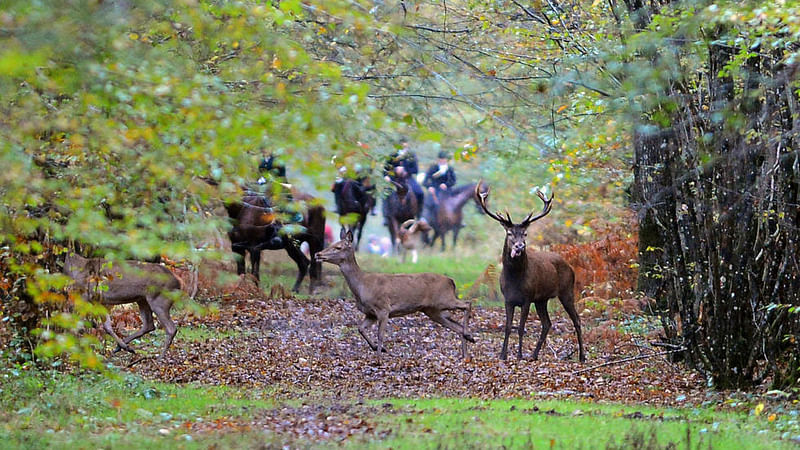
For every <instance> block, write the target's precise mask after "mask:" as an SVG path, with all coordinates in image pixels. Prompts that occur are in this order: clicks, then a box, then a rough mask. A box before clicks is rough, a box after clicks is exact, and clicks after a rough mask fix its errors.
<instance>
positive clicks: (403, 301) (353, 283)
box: [317, 231, 475, 359]
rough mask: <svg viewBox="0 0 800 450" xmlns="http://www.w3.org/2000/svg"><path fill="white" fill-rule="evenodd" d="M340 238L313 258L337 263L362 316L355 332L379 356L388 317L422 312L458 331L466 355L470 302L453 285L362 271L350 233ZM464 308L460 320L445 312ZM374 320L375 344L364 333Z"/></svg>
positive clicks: (428, 277) (426, 276)
mask: <svg viewBox="0 0 800 450" xmlns="http://www.w3.org/2000/svg"><path fill="white" fill-rule="evenodd" d="M340 236H341V240H340V241H339V242H336V243H335V244H333V245H331V246H330V247H328V248H326V249H325V250H323V251H321V252H319V253H317V260H318V261H321V262H328V263H331V264H335V265H337V266H339V269H340V270H341V271H342V275H344V278H345V280H346V281H347V285H348V286H349V287H350V290H351V291H352V292H353V295H354V296H355V297H356V307H357V308H358V310H359V311H361V312H362V313H364V315H365V316H366V317H365V318H364V320H363V321H361V323H360V324H359V325H358V332H359V333H361V336H362V337H363V338H364V340H365V341H367V344H369V346H370V348H372V350H374V351H376V352H378V359H380V357H381V356H380V355H381V352H383V351H385V350H384V348H383V335H384V333H385V332H386V322H387V321H388V319H389V318H390V317H400V316H405V315H408V314H412V313H415V312H422V313H423V314H425V315H426V316H428V317H430V318H431V320H433V321H434V322H436V323H438V324H440V325H441V326H443V327H445V328H447V329H448V330H451V331H453V332H455V333H458V334H459V335H460V336H461V339H462V345H461V356H462V357H466V347H467V344H466V341H469V342H475V339H474V338H473V337H472V335H471V334H469V333H467V321H468V319H469V313H470V311H469V310H470V304H469V303H467V302H463V301H461V300H459V299H458V298H456V284H455V282H454V281H453V280H452V279H451V278H448V277H446V276H444V275H440V274H435V273H414V274H388V273H370V272H364V271H362V270H361V268H360V267H359V266H358V263H357V262H356V257H355V246H354V245H353V233H352V232H351V231H346V232H344V231H343V232H342V233H341V235H340ZM452 310H462V311H464V322H463V324H459V323H458V322H456V321H455V320H453V319H452V318H451V317H450V315H449V313H448V311H452ZM375 322H377V323H378V343H377V345H376V344H375V343H374V342H373V341H372V339H370V338H369V336H367V331H368V329H369V328H370V327H371V326H372V325H373V324H375Z"/></svg>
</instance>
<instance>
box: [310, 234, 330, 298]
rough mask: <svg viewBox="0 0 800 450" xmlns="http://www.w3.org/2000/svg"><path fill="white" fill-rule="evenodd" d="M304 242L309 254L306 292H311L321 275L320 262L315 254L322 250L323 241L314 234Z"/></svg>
mask: <svg viewBox="0 0 800 450" xmlns="http://www.w3.org/2000/svg"><path fill="white" fill-rule="evenodd" d="M323 239H324V238H323ZM306 242H308V254H309V256H311V261H309V265H310V271H311V274H310V277H311V283H310V284H309V287H308V290H309V292H308V293H309V294H313V293H314V288H316V286H317V284H319V281H320V278H321V277H322V263H321V262H319V261H317V258H316V255H317V253H319V252H321V251H322V250H323V248H324V247H325V243H324V242H323V241H320V239H318V238H316V237H315V236H311V237H310V239H309V240H308V241H306Z"/></svg>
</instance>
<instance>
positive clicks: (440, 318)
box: [423, 309, 475, 343]
mask: <svg viewBox="0 0 800 450" xmlns="http://www.w3.org/2000/svg"><path fill="white" fill-rule="evenodd" d="M465 311H466V310H465ZM423 312H424V313H425V315H426V316H428V317H430V318H431V320H433V321H434V322H436V323H438V324H439V325H441V326H443V327H445V328H447V329H448V330H450V331H453V332H455V333H456V334H458V335H459V336H461V338H462V339H465V340H467V341H469V342H472V343H474V342H475V338H473V337H472V335H471V334H469V333H467V332H466V327H465V324H461V323H458V322H456V321H455V320H453V319H452V318H451V317H450V314H449V313H448V312H447V311H442V310H436V309H433V310H431V309H427V310H425V311H423ZM465 314H466V312H465Z"/></svg>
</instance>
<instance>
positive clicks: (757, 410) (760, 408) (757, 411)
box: [755, 403, 764, 416]
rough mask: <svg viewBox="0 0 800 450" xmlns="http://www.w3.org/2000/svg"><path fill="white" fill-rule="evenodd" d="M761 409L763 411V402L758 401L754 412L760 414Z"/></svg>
mask: <svg viewBox="0 0 800 450" xmlns="http://www.w3.org/2000/svg"><path fill="white" fill-rule="evenodd" d="M762 411H764V404H763V403H759V404H758V405H757V406H756V409H755V413H756V415H757V416H758V415H760V414H761V412H762Z"/></svg>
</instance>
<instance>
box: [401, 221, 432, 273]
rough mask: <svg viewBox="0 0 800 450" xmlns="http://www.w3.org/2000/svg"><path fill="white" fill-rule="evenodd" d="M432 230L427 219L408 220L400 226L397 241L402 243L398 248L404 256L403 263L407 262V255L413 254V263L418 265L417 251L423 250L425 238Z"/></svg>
mask: <svg viewBox="0 0 800 450" xmlns="http://www.w3.org/2000/svg"><path fill="white" fill-rule="evenodd" d="M431 229H432V228H431V226H430V225H428V222H426V221H425V219H420V220H416V219H408V220H406V221H405V222H403V223H402V224H400V228H399V229H398V230H397V240H398V241H399V242H400V245H399V247H398V248H399V250H400V252H401V254H402V255H403V256H402V261H403V262H406V254H407V253H408V252H411V262H412V263H414V264H416V263H417V259H418V252H417V250H418V249H420V248H422V245H423V243H424V242H423V241H424V237H425V236H426V234H427V233H428V231H430V230H431Z"/></svg>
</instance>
